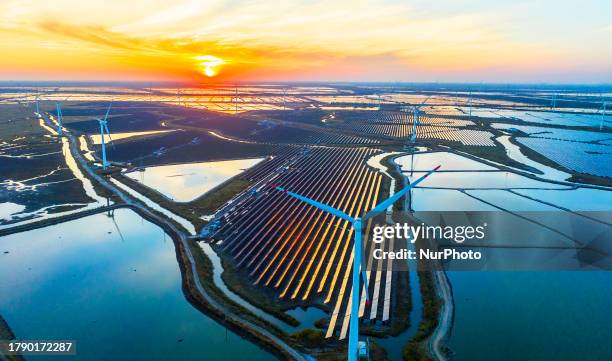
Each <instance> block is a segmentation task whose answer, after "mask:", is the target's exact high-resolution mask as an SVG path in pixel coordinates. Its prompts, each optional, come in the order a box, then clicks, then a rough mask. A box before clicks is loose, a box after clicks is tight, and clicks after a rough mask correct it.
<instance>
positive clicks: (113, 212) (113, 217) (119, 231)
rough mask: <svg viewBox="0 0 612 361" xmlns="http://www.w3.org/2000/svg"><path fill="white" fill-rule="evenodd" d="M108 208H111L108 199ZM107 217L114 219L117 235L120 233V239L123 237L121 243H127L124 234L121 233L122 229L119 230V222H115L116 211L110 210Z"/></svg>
mask: <svg viewBox="0 0 612 361" xmlns="http://www.w3.org/2000/svg"><path fill="white" fill-rule="evenodd" d="M106 206H107V207H108V206H110V200H109V199H108V198H106ZM106 216H107V217H109V218H110V219H112V221H113V224H114V225H115V229H116V230H117V233H119V237H121V241H123V242H125V238H123V233H121V229H119V225H118V224H117V221H116V220H115V210H114V209H109V210H108V212H107V213H106Z"/></svg>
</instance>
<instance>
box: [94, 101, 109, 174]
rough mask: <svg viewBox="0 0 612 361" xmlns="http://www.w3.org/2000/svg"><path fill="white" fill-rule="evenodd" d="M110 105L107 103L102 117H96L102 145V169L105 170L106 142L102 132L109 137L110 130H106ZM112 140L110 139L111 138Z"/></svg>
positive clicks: (106, 165)
mask: <svg viewBox="0 0 612 361" xmlns="http://www.w3.org/2000/svg"><path fill="white" fill-rule="evenodd" d="M110 109H111V105H110V104H109V105H108V109H106V115H104V119H100V118H98V119H97V120H98V124H99V125H100V142H101V145H102V169H104V170H106V168H107V167H108V162H107V161H106V143H105V141H104V134H105V133H106V134H108V138H109V139H111V137H110V132H109V131H108V121H107V118H108V113H109V112H110ZM111 140H112V139H111Z"/></svg>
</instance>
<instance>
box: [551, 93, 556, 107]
mask: <svg viewBox="0 0 612 361" xmlns="http://www.w3.org/2000/svg"><path fill="white" fill-rule="evenodd" d="M556 106H557V93H553V95H552V99H550V109H552V110H553V111H554V110H555V107H556Z"/></svg>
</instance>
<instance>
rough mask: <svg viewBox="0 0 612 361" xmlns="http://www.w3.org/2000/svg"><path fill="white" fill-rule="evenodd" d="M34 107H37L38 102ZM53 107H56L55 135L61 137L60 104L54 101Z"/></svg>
mask: <svg viewBox="0 0 612 361" xmlns="http://www.w3.org/2000/svg"><path fill="white" fill-rule="evenodd" d="M36 107H37V108H38V103H36ZM55 108H56V109H57V137H58V138H61V137H62V104H61V103H58V102H56V103H55Z"/></svg>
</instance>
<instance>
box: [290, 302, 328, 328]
mask: <svg viewBox="0 0 612 361" xmlns="http://www.w3.org/2000/svg"><path fill="white" fill-rule="evenodd" d="M286 313H287V314H288V315H290V316H293V317H294V318H295V319H297V320H298V321H300V324H299V325H298V326H297V327H292V329H291V332H298V331H302V330H305V329H307V328H311V329H316V328H317V327H316V326H315V322H316V321H317V320H320V319H322V318H324V317H329V315H328V314H327V313H326V312H325V311H323V310H321V309H319V308H317V307H307V308H305V309H304V308H301V307H298V308H294V309H292V310H289V311H287V312H286Z"/></svg>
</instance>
